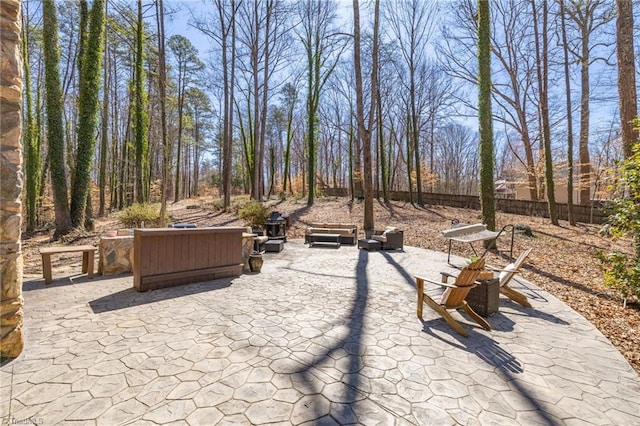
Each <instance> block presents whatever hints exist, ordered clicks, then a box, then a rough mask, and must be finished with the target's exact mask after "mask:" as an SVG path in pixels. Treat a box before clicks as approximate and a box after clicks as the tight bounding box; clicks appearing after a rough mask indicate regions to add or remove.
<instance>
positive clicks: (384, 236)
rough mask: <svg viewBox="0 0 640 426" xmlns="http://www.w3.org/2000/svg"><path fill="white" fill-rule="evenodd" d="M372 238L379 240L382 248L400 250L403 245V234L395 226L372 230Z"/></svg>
mask: <svg viewBox="0 0 640 426" xmlns="http://www.w3.org/2000/svg"><path fill="white" fill-rule="evenodd" d="M371 239H372V240H376V241H380V243H381V245H382V250H395V249H400V250H402V249H403V247H404V242H403V240H404V234H403V231H401V230H399V229H398V228H396V227H395V226H387V227H386V228H385V230H384V231H382V232H380V231H374V234H373V235H372V236H371Z"/></svg>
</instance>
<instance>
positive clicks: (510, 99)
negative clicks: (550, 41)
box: [439, 0, 539, 200]
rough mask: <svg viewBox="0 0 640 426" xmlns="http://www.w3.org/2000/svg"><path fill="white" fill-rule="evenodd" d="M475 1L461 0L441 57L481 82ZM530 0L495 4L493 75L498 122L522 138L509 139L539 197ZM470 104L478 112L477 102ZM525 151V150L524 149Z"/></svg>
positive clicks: (449, 67)
mask: <svg viewBox="0 0 640 426" xmlns="http://www.w3.org/2000/svg"><path fill="white" fill-rule="evenodd" d="M476 4H477V1H475V0H463V1H461V2H459V3H455V8H454V10H453V15H454V22H453V23H452V27H451V28H449V27H444V28H443V32H444V37H443V47H442V48H441V49H440V51H439V53H440V55H439V56H440V57H441V58H442V59H443V63H444V64H443V65H444V67H445V70H446V72H447V73H449V74H450V75H452V76H454V77H456V78H459V79H460V80H462V81H465V82H468V83H471V84H473V85H477V84H478V72H477V69H476V68H475V67H474V66H473V64H475V63H477V61H475V60H474V57H475V55H477V50H476V43H477V33H478V29H477V18H476V17H477V13H476V9H477V7H476ZM529 10H530V8H529V3H528V2H523V1H519V0H501V1H493V2H491V12H492V17H491V22H492V24H491V27H492V28H495V29H496V31H494V32H493V33H492V34H491V53H492V55H493V56H492V57H493V64H495V67H494V68H495V69H494V72H493V75H492V84H491V88H492V95H493V97H492V104H493V105H494V108H493V110H492V113H493V119H494V120H495V121H496V123H501V124H504V125H505V126H507V128H508V129H509V130H513V131H514V132H516V133H517V135H518V137H517V139H516V140H517V142H518V143H519V144H521V147H519V146H517V145H516V144H514V143H512V142H511V139H508V141H507V143H508V145H509V148H510V150H511V151H512V152H513V153H514V155H515V156H516V158H517V160H518V161H519V162H520V163H521V164H522V165H523V166H524V168H525V169H526V173H527V184H528V190H529V197H530V198H531V199H532V200H537V199H539V191H538V167H537V161H538V160H537V158H536V147H535V135H534V134H533V131H532V129H531V128H530V127H531V123H530V122H531V121H532V120H534V119H535V111H536V105H537V102H536V101H535V99H534V97H533V96H531V93H532V92H533V90H534V82H535V79H534V78H531V77H532V76H533V75H535V72H536V71H535V52H534V41H533V31H532V29H531V24H530V21H529V20H528V19H523V17H524V16H527V17H529V16H530V15H529ZM467 107H469V108H470V109H472V110H477V107H478V105H477V103H476V102H473V103H468V104H467ZM522 151H524V153H522Z"/></svg>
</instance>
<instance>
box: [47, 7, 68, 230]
mask: <svg viewBox="0 0 640 426" xmlns="http://www.w3.org/2000/svg"><path fill="white" fill-rule="evenodd" d="M42 27H43V50H44V66H45V88H46V92H45V103H46V111H47V143H48V145H49V164H50V165H49V170H50V171H51V189H52V191H53V204H54V209H55V221H56V230H55V232H54V234H53V237H54V238H59V237H60V236H62V235H65V234H67V233H68V232H69V231H70V230H71V215H70V213H69V201H68V199H67V197H68V188H67V176H66V171H65V160H64V127H63V125H62V90H61V85H60V47H59V44H58V12H57V10H56V5H55V1H54V0H43V1H42Z"/></svg>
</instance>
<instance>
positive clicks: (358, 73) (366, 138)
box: [353, 0, 380, 234]
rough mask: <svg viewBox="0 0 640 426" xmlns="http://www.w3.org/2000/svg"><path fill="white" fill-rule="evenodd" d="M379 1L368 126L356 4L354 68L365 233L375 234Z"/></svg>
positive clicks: (357, 5) (355, 5)
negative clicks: (374, 133)
mask: <svg viewBox="0 0 640 426" xmlns="http://www.w3.org/2000/svg"><path fill="white" fill-rule="evenodd" d="M379 18H380V0H375V3H374V13H373V45H372V47H371V56H372V58H371V82H370V83H371V84H370V86H369V87H370V88H371V91H372V93H371V97H370V101H369V113H368V123H367V124H365V110H364V89H363V78H362V63H361V55H362V53H361V43H360V3H359V1H358V0H353V64H354V71H355V79H356V120H357V122H358V132H357V137H358V138H359V139H360V140H361V141H362V153H363V166H364V173H363V184H364V222H363V228H364V230H365V233H368V234H372V233H373V230H374V225H375V224H374V217H373V178H372V160H371V133H372V130H373V125H374V117H375V110H376V96H375V93H373V91H374V90H375V88H376V87H378V43H379V41H378V40H379V38H378V34H379V26H380V19H379Z"/></svg>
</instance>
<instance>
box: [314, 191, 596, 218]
mask: <svg viewBox="0 0 640 426" xmlns="http://www.w3.org/2000/svg"><path fill="white" fill-rule="evenodd" d="M323 191H324V193H325V194H326V195H328V196H334V197H345V196H348V194H349V190H348V189H347V188H325V189H323ZM354 196H355V197H361V196H362V192H361V191H359V192H356V193H355V194H354ZM415 196H416V194H415V193H414V197H415ZM389 198H390V199H391V200H393V201H404V202H409V199H410V197H409V192H408V191H389ZM422 199H423V200H424V203H425V204H431V205H437V206H447V207H458V208H463V209H473V210H480V198H479V197H478V196H477V195H456V194H438V193H432V192H423V193H422ZM556 205H557V208H558V218H559V219H560V220H568V206H567V204H566V203H557V204H556ZM496 209H497V210H498V211H501V212H503V213H512V214H518V215H522V216H537V217H547V218H548V217H549V210H548V206H547V203H546V201H530V200H514V199H510V198H496ZM573 214H574V217H575V219H576V222H582V223H593V224H604V223H605V222H606V221H607V218H608V215H607V213H606V211H605V203H604V202H602V201H594V202H593V205H591V206H582V205H574V206H573Z"/></svg>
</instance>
